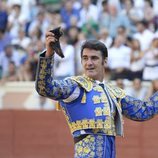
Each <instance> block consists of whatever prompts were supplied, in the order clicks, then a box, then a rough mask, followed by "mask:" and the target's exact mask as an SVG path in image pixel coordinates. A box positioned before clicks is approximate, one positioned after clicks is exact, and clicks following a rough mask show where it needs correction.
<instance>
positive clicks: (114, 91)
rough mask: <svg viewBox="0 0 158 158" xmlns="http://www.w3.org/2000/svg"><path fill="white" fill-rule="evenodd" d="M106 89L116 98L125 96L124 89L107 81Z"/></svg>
mask: <svg viewBox="0 0 158 158" xmlns="http://www.w3.org/2000/svg"><path fill="white" fill-rule="evenodd" d="M106 86H107V88H108V90H109V91H110V92H111V93H112V94H113V95H114V96H115V97H116V98H120V99H122V98H124V97H125V95H126V94H125V91H124V90H123V89H121V88H119V87H117V86H115V85H113V84H112V83H107V84H106Z"/></svg>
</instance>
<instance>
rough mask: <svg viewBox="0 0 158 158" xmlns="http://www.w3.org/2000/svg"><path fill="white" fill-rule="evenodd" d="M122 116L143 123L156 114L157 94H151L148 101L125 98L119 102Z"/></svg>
mask: <svg viewBox="0 0 158 158" xmlns="http://www.w3.org/2000/svg"><path fill="white" fill-rule="evenodd" d="M121 105H122V112H123V115H124V116H126V117H127V118H129V119H132V120H136V121H144V120H148V119H150V118H152V117H153V116H154V115H156V114H158V92H156V93H155V94H153V95H152V96H151V97H150V98H149V100H148V101H141V100H139V99H136V98H133V97H130V96H126V97H125V98H123V99H122V100H121Z"/></svg>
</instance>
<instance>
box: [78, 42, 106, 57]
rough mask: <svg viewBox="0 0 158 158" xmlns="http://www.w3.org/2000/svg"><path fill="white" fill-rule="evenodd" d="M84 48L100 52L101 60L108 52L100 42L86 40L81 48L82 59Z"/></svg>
mask: <svg viewBox="0 0 158 158" xmlns="http://www.w3.org/2000/svg"><path fill="white" fill-rule="evenodd" d="M85 48H89V49H93V50H99V51H101V54H102V57H103V59H105V58H106V57H108V50H107V48H106V46H105V44H104V43H103V42H101V41H98V40H87V41H85V42H84V43H83V44H82V47H81V57H82V54H83V50H84V49H85Z"/></svg>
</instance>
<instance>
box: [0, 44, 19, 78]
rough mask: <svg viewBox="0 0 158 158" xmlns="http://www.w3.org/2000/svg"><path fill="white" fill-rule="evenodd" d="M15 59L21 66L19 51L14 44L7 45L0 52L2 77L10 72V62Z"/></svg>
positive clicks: (17, 65) (16, 64) (17, 64)
mask: <svg viewBox="0 0 158 158" xmlns="http://www.w3.org/2000/svg"><path fill="white" fill-rule="evenodd" d="M10 61H13V62H14V63H15V66H16V67H17V69H18V67H19V66H20V56H19V54H18V52H16V51H15V50H14V49H13V46H12V45H7V46H6V47H5V49H4V52H2V53H1V54H0V66H1V67H2V77H6V76H7V74H8V72H9V63H10Z"/></svg>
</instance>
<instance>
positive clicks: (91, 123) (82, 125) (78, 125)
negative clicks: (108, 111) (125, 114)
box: [68, 117, 115, 133]
mask: <svg viewBox="0 0 158 158" xmlns="http://www.w3.org/2000/svg"><path fill="white" fill-rule="evenodd" d="M68 124H69V127H70V130H71V133H73V132H75V131H77V130H82V129H107V130H108V131H110V132H111V133H115V129H114V128H112V127H114V122H113V121H112V120H111V118H110V117H108V118H107V119H106V120H104V121H103V120H101V119H99V120H96V121H95V120H94V119H90V120H87V119H85V120H81V121H76V122H68ZM110 132H109V133H110Z"/></svg>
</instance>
